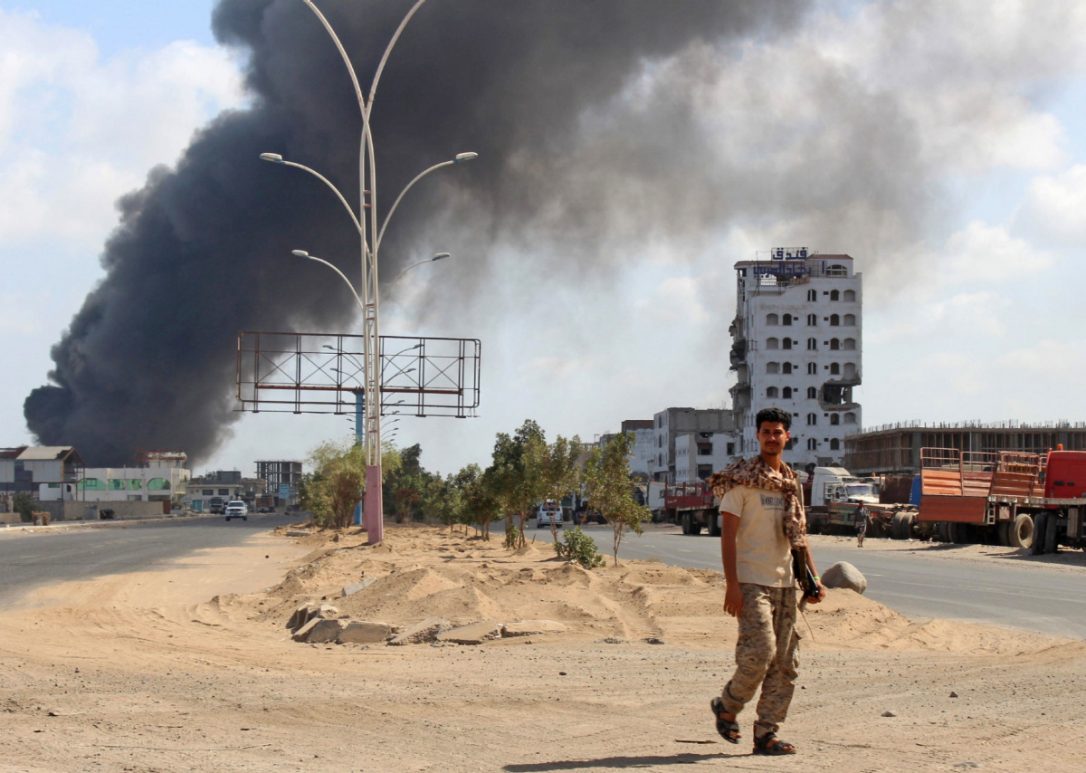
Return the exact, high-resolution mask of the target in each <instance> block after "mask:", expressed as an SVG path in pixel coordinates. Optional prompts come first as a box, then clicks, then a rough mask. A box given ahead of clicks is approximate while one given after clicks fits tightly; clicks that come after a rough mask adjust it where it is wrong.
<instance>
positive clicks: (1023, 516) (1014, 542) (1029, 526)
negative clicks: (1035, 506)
mask: <svg viewBox="0 0 1086 773" xmlns="http://www.w3.org/2000/svg"><path fill="white" fill-rule="evenodd" d="M1010 537H1011V547H1012V548H1027V549H1028V548H1030V547H1032V545H1033V519H1032V518H1030V516H1029V514H1028V513H1019V514H1018V515H1017V516H1016V517H1015V519H1014V523H1013V524H1011V533H1010Z"/></svg>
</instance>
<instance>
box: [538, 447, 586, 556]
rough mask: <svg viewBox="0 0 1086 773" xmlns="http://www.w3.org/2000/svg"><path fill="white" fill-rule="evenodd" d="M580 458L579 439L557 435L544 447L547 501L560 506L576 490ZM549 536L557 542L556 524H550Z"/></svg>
mask: <svg viewBox="0 0 1086 773" xmlns="http://www.w3.org/2000/svg"><path fill="white" fill-rule="evenodd" d="M580 457H581V439H580V438H578V437H576V436H574V437H573V438H572V439H570V438H564V437H562V436H561V435H559V436H558V437H556V438H555V439H554V442H553V443H551V444H550V445H548V446H547V447H546V450H545V451H544V454H543V485H544V488H545V490H546V494H545V496H546V498H547V499H554V500H557V501H558V503H559V504H561V502H562V499H563V498H564V497H565V496H567V495H568V494H571V493H572V492H574V491H575V490H576V489H577V486H578V484H579V483H580V477H581V474H580V473H581V470H580V465H579V461H580ZM551 536H552V537H553V538H554V539H555V541H557V539H558V524H555V523H552V524H551Z"/></svg>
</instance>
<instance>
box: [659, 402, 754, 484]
mask: <svg viewBox="0 0 1086 773" xmlns="http://www.w3.org/2000/svg"><path fill="white" fill-rule="evenodd" d="M652 421H653V432H654V434H655V438H654V446H655V448H654V451H655V457H654V458H653V460H652V470H651V473H652V479H653V480H655V481H658V482H661V483H677V482H679V480H680V478H679V476H678V474H677V472H676V455H675V454H676V449H675V443H676V439H677V438H679V437H681V436H683V435H689V434H693V435H698V434H700V433H707V434H708V435H712V434H714V433H723V434H729V433H734V431H735V429H736V425H735V417H734V416H733V414H732V411H731V410H730V409H728V408H700V409H699V408H667V409H665V410H663V411H660V412H659V413H657V414H655V415H654V416H653V419H652ZM695 442H696V441H695ZM729 442H730V446H729ZM723 448H724V453H725V456H731V455H732V454H734V453H735V441H734V440H731V441H727V440H726V441H724V443H723ZM695 456H696V454H695ZM694 464H695V466H696V465H697V461H696V460H695V461H694Z"/></svg>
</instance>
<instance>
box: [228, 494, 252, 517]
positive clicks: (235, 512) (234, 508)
mask: <svg viewBox="0 0 1086 773" xmlns="http://www.w3.org/2000/svg"><path fill="white" fill-rule="evenodd" d="M231 518H240V519H241V520H243V521H247V520H249V505H247V504H245V503H244V502H242V501H241V500H240V499H232V500H231V501H229V502H227V503H226V520H228V521H229V520H230V519H231Z"/></svg>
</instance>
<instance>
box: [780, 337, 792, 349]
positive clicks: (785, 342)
mask: <svg viewBox="0 0 1086 773" xmlns="http://www.w3.org/2000/svg"><path fill="white" fill-rule="evenodd" d="M781 348H782V349H791V348H792V339H791V338H784V339H782V340H781Z"/></svg>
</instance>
